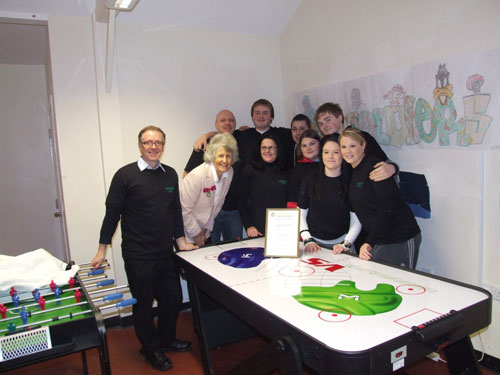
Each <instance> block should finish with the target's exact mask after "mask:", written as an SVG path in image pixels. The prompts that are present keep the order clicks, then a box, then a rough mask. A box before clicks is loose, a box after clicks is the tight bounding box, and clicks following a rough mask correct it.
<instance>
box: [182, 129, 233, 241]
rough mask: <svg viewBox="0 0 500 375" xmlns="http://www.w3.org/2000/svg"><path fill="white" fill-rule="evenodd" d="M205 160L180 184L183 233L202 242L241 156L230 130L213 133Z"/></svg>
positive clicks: (207, 233)
mask: <svg viewBox="0 0 500 375" xmlns="http://www.w3.org/2000/svg"><path fill="white" fill-rule="evenodd" d="M203 160H204V161H205V163H203V164H201V165H200V166H198V167H196V168H195V169H193V170H192V171H191V172H190V173H189V174H188V175H187V176H186V177H185V178H184V180H183V182H182V185H181V188H180V199H181V204H182V217H183V219H184V233H185V235H186V239H188V241H190V242H191V241H194V242H195V243H196V244H197V245H198V246H203V245H205V243H206V242H207V240H208V238H209V237H210V233H211V232H212V229H213V226H214V219H215V217H216V216H217V214H218V213H219V211H220V210H221V208H222V205H223V204H224V199H225V197H226V194H227V191H228V190H229V185H230V184H231V180H232V178H233V169H232V167H231V166H232V165H233V164H234V163H236V161H237V160H238V145H237V143H236V139H234V137H233V136H232V135H230V134H224V133H223V134H217V135H216V136H214V137H212V139H211V140H210V143H209V144H208V146H207V150H206V151H205V155H204V156H203Z"/></svg>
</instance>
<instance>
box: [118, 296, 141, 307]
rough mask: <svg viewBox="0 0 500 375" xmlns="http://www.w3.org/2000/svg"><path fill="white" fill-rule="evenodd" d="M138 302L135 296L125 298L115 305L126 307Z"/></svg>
mask: <svg viewBox="0 0 500 375" xmlns="http://www.w3.org/2000/svg"><path fill="white" fill-rule="evenodd" d="M136 303H137V300H136V299H135V298H129V299H125V300H123V301H121V302H118V303H117V304H116V305H115V306H116V307H125V306H131V305H135V304H136Z"/></svg>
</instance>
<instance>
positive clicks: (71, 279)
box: [68, 277, 75, 288]
mask: <svg viewBox="0 0 500 375" xmlns="http://www.w3.org/2000/svg"><path fill="white" fill-rule="evenodd" d="M68 284H69V287H70V288H74V287H75V279H74V278H73V277H70V278H69V281H68Z"/></svg>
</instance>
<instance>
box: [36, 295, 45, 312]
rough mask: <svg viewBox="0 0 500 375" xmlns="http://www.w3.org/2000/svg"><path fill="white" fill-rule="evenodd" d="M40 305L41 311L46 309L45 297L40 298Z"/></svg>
mask: <svg viewBox="0 0 500 375" xmlns="http://www.w3.org/2000/svg"><path fill="white" fill-rule="evenodd" d="M38 306H40V310H41V311H44V310H45V298H43V297H40V298H38Z"/></svg>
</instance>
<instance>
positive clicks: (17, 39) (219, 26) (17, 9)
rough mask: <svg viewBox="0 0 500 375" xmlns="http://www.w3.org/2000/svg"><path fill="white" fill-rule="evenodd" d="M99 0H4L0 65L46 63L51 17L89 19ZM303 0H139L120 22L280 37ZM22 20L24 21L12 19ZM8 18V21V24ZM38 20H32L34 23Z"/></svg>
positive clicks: (0, 16) (0, 14)
mask: <svg viewBox="0 0 500 375" xmlns="http://www.w3.org/2000/svg"><path fill="white" fill-rule="evenodd" d="M96 1H98V2H99V1H105V0H22V1H21V0H1V1H0V46H1V48H0V64H44V61H45V39H46V32H45V30H46V28H45V27H44V26H43V22H44V21H46V20H47V17H48V16H49V15H65V16H72V17H87V16H89V15H90V14H92V13H93V12H94V10H95V6H96ZM300 2H301V0H141V1H140V2H139V4H137V6H136V7H135V9H134V10H133V11H132V12H128V13H127V12H121V13H119V14H118V18H117V22H133V23H141V24H147V25H151V26H156V27H189V28H201V29H210V30H215V31H223V32H235V33H246V34H254V35H262V36H270V37H276V38H277V37H279V36H280V35H281V33H282V32H283V30H284V29H285V27H286V25H287V24H288V22H289V20H290V19H291V17H292V16H293V14H294V13H295V11H296V9H297V7H298V6H299V4H300ZM12 19H20V20H22V21H21V23H20V24H19V23H11V20H12ZM5 21H6V22H7V23H5ZM33 23H34V24H33Z"/></svg>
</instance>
